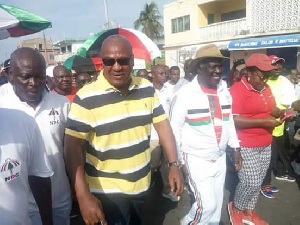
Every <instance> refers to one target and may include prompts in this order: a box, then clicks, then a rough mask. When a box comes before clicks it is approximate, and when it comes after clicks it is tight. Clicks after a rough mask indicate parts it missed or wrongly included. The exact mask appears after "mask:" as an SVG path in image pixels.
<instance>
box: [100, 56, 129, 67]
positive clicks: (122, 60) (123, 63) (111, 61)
mask: <svg viewBox="0 0 300 225" xmlns="http://www.w3.org/2000/svg"><path fill="white" fill-rule="evenodd" d="M130 60H131V57H125V58H119V59H113V58H103V59H102V62H103V64H104V65H105V66H113V65H115V63H116V62H117V63H118V64H119V65H120V66H129V64H130Z"/></svg>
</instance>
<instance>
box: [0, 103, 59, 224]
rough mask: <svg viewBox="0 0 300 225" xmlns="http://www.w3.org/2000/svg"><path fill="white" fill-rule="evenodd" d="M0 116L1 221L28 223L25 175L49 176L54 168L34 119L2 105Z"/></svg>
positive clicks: (26, 181)
mask: <svg viewBox="0 0 300 225" xmlns="http://www.w3.org/2000/svg"><path fill="white" fill-rule="evenodd" d="M0 118H1V125H0V134H1V135H0V193H1V200H0V221H1V222H0V223H1V224H5V225H16V224H24V225H28V224H30V220H29V215H28V208H29V202H28V198H29V195H30V193H31V192H30V187H29V183H28V176H38V177H50V176H52V174H53V172H52V169H51V166H50V163H49V162H48V160H47V155H46V152H45V146H44V142H43V139H42V137H41V133H40V131H39V128H38V126H37V124H36V122H35V121H34V119H33V118H32V117H30V116H28V115H27V114H26V113H24V112H21V111H19V110H13V109H1V108H0Z"/></svg>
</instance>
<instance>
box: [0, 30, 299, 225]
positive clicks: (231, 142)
mask: <svg viewBox="0 0 300 225" xmlns="http://www.w3.org/2000/svg"><path fill="white" fill-rule="evenodd" d="M101 58H102V61H103V69H102V70H101V71H100V72H99V73H98V74H97V75H95V73H93V74H89V73H88V72H84V71H83V72H80V73H78V72H77V73H76V71H75V73H74V71H73V72H72V71H70V70H68V69H67V68H66V67H64V66H63V65H57V66H54V67H51V68H48V69H47V70H46V63H45V60H44V58H43V56H42V55H41V54H40V53H39V52H37V51H36V50H34V49H31V48H26V47H22V48H19V49H17V50H15V51H14V52H13V53H12V54H11V57H10V59H9V60H7V61H6V62H5V63H4V69H3V74H4V75H3V76H1V79H0V81H1V87H0V115H1V118H2V123H1V126H0V130H1V137H0V153H1V157H0V163H1V165H0V166H1V171H0V175H1V176H0V183H1V186H0V190H1V193H2V194H1V195H2V199H1V201H0V218H1V224H2V223H3V224H6V225H16V224H25V225H27V224H33V225H41V224H44V225H48V224H49V225H51V224H54V225H68V224H70V213H71V210H72V208H73V210H74V209H75V208H76V205H78V206H79V209H80V214H81V216H82V218H83V220H84V222H85V223H86V224H102V225H106V224H108V225H114V224H115V225H117V224H118V225H121V224H124V225H125V224H142V221H143V218H142V211H143V206H144V204H145V202H146V199H147V195H148V192H149V189H150V188H151V174H154V173H160V174H161V178H162V183H163V190H162V192H161V195H162V196H163V197H164V198H166V199H168V200H170V201H173V202H178V201H180V195H181V194H182V192H183V190H184V189H187V190H189V193H190V195H191V196H190V197H191V207H190V210H189V212H188V213H187V214H186V215H185V216H184V217H183V218H182V219H181V220H180V224H182V225H187V224H205V225H208V224H219V223H220V219H221V209H222V203H223V192H224V190H223V189H224V182H225V177H226V171H227V167H231V168H233V170H234V171H235V173H237V175H238V178H239V182H238V184H237V187H236V190H235V193H234V198H233V201H231V202H229V204H228V212H229V216H230V221H231V223H232V224H233V225H242V224H251V225H253V224H255V225H264V224H268V223H267V222H266V221H264V220H263V219H262V218H261V217H260V216H259V215H258V214H257V213H256V211H255V206H256V203H257V200H258V196H259V194H260V193H261V194H262V195H263V196H265V197H267V198H275V194H274V193H276V192H278V191H279V189H278V188H277V187H275V186H273V185H272V183H271V177H272V176H271V175H272V172H273V173H274V175H275V178H276V179H278V180H281V181H288V182H294V181H295V178H294V174H295V172H296V169H295V168H296V166H297V165H298V164H299V163H300V159H299V154H298V155H297V151H296V154H295V161H294V168H293V167H292V166H291V157H290V155H289V153H288V151H287V149H286V147H285V135H286V127H291V126H292V124H293V121H296V120H297V113H296V112H298V111H300V101H299V100H298V99H299V95H300V94H299V91H298V92H297V90H300V88H299V89H297V81H294V83H293V82H291V81H289V80H288V79H287V78H286V77H284V76H282V75H281V73H282V69H283V65H284V62H285V60H284V59H283V58H280V57H277V56H274V55H272V56H267V55H265V54H257V53H256V54H252V55H251V56H250V57H249V58H248V59H247V60H246V61H244V60H238V61H235V63H234V66H233V68H232V70H231V71H230V74H229V76H228V79H227V81H225V80H222V69H223V68H222V62H223V61H224V60H228V58H226V57H224V56H223V55H222V54H221V52H220V50H219V49H218V48H217V46H216V45H213V44H211V45H206V46H203V47H201V48H200V49H198V51H197V52H196V56H195V58H194V59H188V60H186V62H185V64H184V76H182V77H181V76H180V68H179V67H178V66H172V67H170V68H169V67H168V66H166V65H153V66H152V67H151V72H150V74H149V73H148V71H147V70H145V69H143V70H139V71H138V72H137V76H133V75H132V72H133V66H134V56H133V53H132V46H131V44H130V42H129V41H128V40H127V39H126V38H124V37H123V36H120V35H112V36H109V37H108V38H107V39H105V41H104V42H103V45H102V48H101ZM240 65H243V68H242V69H240V70H238V69H237V67H238V66H240ZM292 78H295V80H297V79H298V75H297V72H295V71H294V75H293V76H292V75H291V76H290V79H291V80H292ZM298 119H299V118H298ZM299 121H300V119H299ZM299 127H300V125H299V124H298V123H297V121H296V126H295V128H293V130H295V131H296V132H295V133H296V136H297V134H298V133H297V131H298V128H299ZM289 132H290V133H291V132H292V131H291V130H290V131H289ZM293 135H294V133H292V136H293ZM299 135H300V134H299ZM290 136H291V135H290ZM296 136H295V137H296ZM295 149H296V150H297V148H296V146H295ZM298 153H299V152H298ZM297 157H298V158H297ZM158 207H159V206H158Z"/></svg>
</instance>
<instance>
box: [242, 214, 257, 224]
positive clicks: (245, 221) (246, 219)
mask: <svg viewBox="0 0 300 225" xmlns="http://www.w3.org/2000/svg"><path fill="white" fill-rule="evenodd" d="M242 222H243V224H248V225H255V223H254V221H253V218H252V216H246V215H244V216H243V219H242Z"/></svg>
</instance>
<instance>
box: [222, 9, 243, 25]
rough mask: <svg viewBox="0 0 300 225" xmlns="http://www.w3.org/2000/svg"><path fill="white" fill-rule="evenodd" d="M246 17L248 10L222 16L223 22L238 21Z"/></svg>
mask: <svg viewBox="0 0 300 225" xmlns="http://www.w3.org/2000/svg"><path fill="white" fill-rule="evenodd" d="M244 17H246V9H241V10H236V11H232V12H228V13H222V14H221V22H223V21H228V20H237V19H241V18H244Z"/></svg>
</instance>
